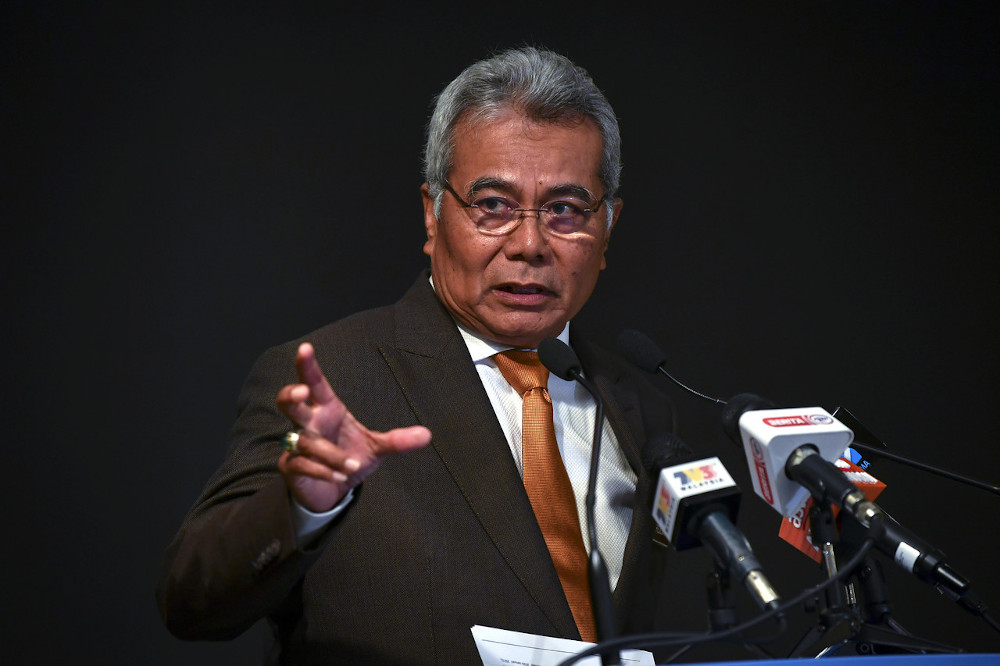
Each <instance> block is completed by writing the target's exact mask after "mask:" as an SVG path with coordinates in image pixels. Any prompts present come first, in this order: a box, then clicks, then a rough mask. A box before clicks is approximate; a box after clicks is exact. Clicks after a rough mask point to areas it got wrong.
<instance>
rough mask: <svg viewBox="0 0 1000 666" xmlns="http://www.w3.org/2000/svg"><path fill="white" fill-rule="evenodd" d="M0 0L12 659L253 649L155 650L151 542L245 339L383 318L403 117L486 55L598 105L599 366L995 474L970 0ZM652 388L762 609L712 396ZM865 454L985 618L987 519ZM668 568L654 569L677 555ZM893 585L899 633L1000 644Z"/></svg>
mask: <svg viewBox="0 0 1000 666" xmlns="http://www.w3.org/2000/svg"><path fill="white" fill-rule="evenodd" d="M16 5H17V3H4V4H3V8H2V9H0V15H2V20H0V35H2V48H3V57H2V59H0V71H2V76H3V78H2V91H0V94H2V98H0V99H2V107H0V110H2V113H3V128H4V133H5V134H6V135H7V136H6V138H5V139H4V140H3V155H4V157H3V159H2V162H0V164H2V172H0V176H2V181H3V188H4V192H5V193H4V196H3V203H2V204H0V213H2V216H3V219H4V225H3V226H4V229H5V232H4V237H5V240H4V242H3V243H2V247H3V254H4V259H5V261H4V276H5V279H4V282H5V292H6V299H5V301H6V305H7V307H6V312H5V316H4V320H5V322H6V325H5V329H6V330H7V333H8V335H9V336H10V337H9V338H8V343H7V345H8V346H7V348H8V352H9V355H8V360H7V367H8V372H7V381H6V382H5V385H6V388H5V391H4V395H5V399H4V401H3V402H4V411H5V414H4V425H5V428H4V430H5V433H6V437H5V438H4V439H5V442H4V451H5V452H6V455H5V460H4V468H5V472H4V483H3V490H4V497H3V501H4V507H5V511H4V529H3V534H4V535H5V538H4V545H3V553H4V555H3V559H2V565H3V573H2V578H0V584H2V593H0V613H2V616H0V652H2V653H3V654H5V655H6V656H7V657H8V658H6V659H4V661H5V662H6V663H54V662H74V661H76V662H80V661H83V662H86V661H90V660H92V659H94V660H96V659H97V658H98V657H99V658H100V661H102V662H104V663H145V664H178V663H185V664H198V663H204V664H210V663H255V662H256V661H258V660H259V659H258V654H259V653H260V651H261V649H262V646H263V644H264V642H265V637H264V632H263V631H262V630H261V628H260V626H258V627H257V628H255V629H254V630H252V631H251V632H250V633H248V634H247V635H246V636H245V637H243V638H241V639H239V640H237V641H235V642H232V643H226V644H217V645H212V644H186V643H182V642H180V641H177V640H175V639H173V638H171V637H170V636H169V635H168V634H167V632H166V630H165V629H163V627H162V625H161V624H160V623H159V619H158V617H157V614H156V609H155V605H154V601H153V588H154V586H155V581H156V577H157V568H158V565H159V558H160V554H161V552H162V549H163V548H164V547H165V546H166V544H167V543H168V542H169V540H170V538H171V537H172V535H173V533H174V532H175V530H176V529H177V527H178V525H179V523H180V520H181V518H182V517H183V515H184V513H185V512H186V510H187V509H188V507H189V506H190V504H191V503H192V502H193V500H194V498H195V497H196V496H197V494H198V492H199V491H200V489H201V486H202V484H203V483H204V482H205V480H206V479H207V478H208V476H209V474H210V473H211V472H212V470H213V469H214V468H215V467H216V466H217V465H218V464H219V462H220V461H221V459H222V457H223V455H224V446H225V444H224V443H225V437H226V432H227V429H228V426H229V424H230V422H231V419H232V417H233V415H234V406H235V396H236V394H237V391H238V389H239V386H240V384H241V382H242V379H243V377H244V374H245V373H246V371H247V370H248V368H249V366H250V364H251V362H252V361H253V359H254V358H255V357H256V355H257V354H259V353H260V352H261V351H262V350H263V349H264V348H266V347H267V346H270V345H272V344H276V343H279V342H283V341H285V340H287V339H290V338H293V337H296V336H298V335H300V334H302V333H304V332H306V331H308V330H311V329H313V328H316V327H318V326H320V325H322V324H324V323H326V322H328V321H332V320H334V319H336V318H339V317H341V316H343V315H346V314H348V313H351V312H354V311H357V310H359V309H363V308H368V307H372V306H375V305H380V304H385V303H389V302H392V301H394V300H395V299H396V298H398V297H399V296H400V295H401V294H402V292H403V290H404V289H405V288H406V287H408V286H409V284H410V283H411V281H412V280H413V278H414V277H415V276H416V274H417V273H418V271H419V270H421V269H422V268H423V267H424V266H425V265H426V261H425V257H424V256H423V254H422V253H421V251H420V246H421V243H422V240H423V229H422V226H421V217H420V215H421V211H420V200H419V193H418V188H419V185H420V183H421V180H422V179H421V175H420V174H421V164H420V154H421V148H422V141H423V128H424V123H425V121H426V118H427V115H428V112H429V108H430V106H429V105H430V100H431V97H432V96H433V95H434V94H436V93H437V92H438V91H439V90H440V89H441V88H442V87H443V86H444V85H445V84H446V83H447V82H448V81H450V80H451V79H452V78H453V77H454V76H455V75H457V74H458V72H459V71H460V70H461V69H462V68H463V67H465V66H466V65H467V64H469V63H471V62H472V61H474V60H476V59H479V58H481V57H484V56H486V55H488V54H489V53H490V52H491V51H492V50H494V49H496V48H500V47H505V46H511V45H519V44H522V43H533V44H539V45H546V46H549V47H551V48H554V49H556V50H559V51H561V52H563V53H566V54H567V55H569V56H570V57H572V58H573V59H574V60H575V61H577V62H578V63H579V64H581V65H583V66H584V67H586V68H587V69H588V70H589V71H590V72H591V74H592V75H593V76H594V79H595V80H596V81H597V83H598V85H599V86H600V87H601V88H602V89H603V90H604V91H605V93H606V94H607V96H608V98H609V99H610V101H611V103H612V104H613V105H614V106H615V109H616V111H617V113H618V115H619V117H620V119H621V126H622V135H623V141H624V161H625V171H624V175H623V187H622V190H621V195H622V197H623V198H624V199H625V202H626V203H625V208H624V212H623V214H622V217H621V219H620V224H619V226H618V228H617V229H616V231H615V233H614V235H613V237H612V243H611V248H610V251H609V253H608V264H609V267H608V270H607V271H606V272H605V274H604V275H603V277H602V280H601V282H600V284H599V285H598V288H597V290H596V292H595V294H594V296H593V298H592V300H591V302H590V303H589V304H588V306H587V307H586V308H585V309H584V311H583V312H582V313H581V315H580V317H579V318H578V322H577V323H578V325H579V326H581V327H583V328H586V329H587V330H588V331H590V332H591V334H592V335H594V336H596V337H597V338H598V339H599V340H601V341H603V342H604V343H606V344H608V345H612V344H613V342H614V339H615V337H616V336H617V334H618V332H619V331H621V330H622V329H625V328H638V329H641V330H643V331H645V332H646V333H648V334H649V335H650V336H651V337H653V338H654V339H655V340H657V341H658V342H659V343H660V345H661V346H663V347H664V348H665V349H666V350H667V352H668V354H669V356H670V361H669V363H668V365H669V368H670V370H671V371H672V372H673V373H674V374H675V375H676V376H677V377H679V378H681V379H682V380H683V381H685V382H687V383H688V384H691V385H693V386H694V387H696V388H698V389H699V390H701V391H704V392H707V393H711V394H714V395H718V396H720V397H728V396H730V395H733V394H735V393H738V392H742V391H753V392H756V393H761V394H764V395H767V396H769V397H771V398H772V399H774V400H776V401H778V402H780V403H783V404H787V405H792V406H797V405H819V406H823V407H826V408H827V409H830V410H832V409H833V408H835V407H837V406H844V407H847V408H848V409H850V410H851V411H852V412H853V413H854V414H855V415H857V416H858V417H860V418H861V420H862V421H863V422H864V423H865V424H866V425H867V426H868V427H869V428H870V429H871V430H873V431H874V432H875V433H877V434H878V435H879V436H881V438H882V439H884V440H885V441H886V442H887V443H888V444H889V445H890V446H891V447H892V449H893V450H894V451H895V452H897V453H900V454H903V455H908V456H911V457H914V458H918V459H921V460H924V461H926V462H930V463H933V464H938V465H941V466H945V467H949V468H952V469H955V470H957V471H959V472H962V473H965V474H968V475H971V476H974V477H977V478H981V479H985V480H988V481H991V482H993V483H996V482H997V481H998V477H1000V473H998V471H997V464H998V462H1000V453H998V451H997V444H998V440H1000V438H998V436H1000V430H998V427H997V419H996V412H997V409H996V405H997V399H998V395H1000V394H998V389H997V383H998V379H1000V377H998V374H1000V373H998V369H1000V363H998V355H997V339H998V337H1000V336H998V324H997V310H998V305H1000V289H998V270H997V262H996V256H997V251H998V249H1000V238H998V235H1000V234H998V231H997V222H998V219H1000V217H998V205H997V204H998V201H997V199H998V196H997V184H996V177H997V157H998V153H997V148H998V140H997V139H998V137H997V111H998V104H997V101H998V99H997V97H998V86H997V84H998V70H997V54H998V44H997V28H998V21H997V10H995V9H993V7H994V4H993V3H987V2H979V3H976V2H965V3H960V2H937V3H935V2H853V1H850V2H811V3H799V2H755V3H737V2H730V3H721V2H697V3H695V2H692V3H673V2H669V3H661V4H659V5H658V6H657V7H656V8H655V9H652V8H650V9H645V10H641V11H640V10H634V9H629V8H627V7H624V6H618V5H614V4H604V5H597V4H586V3H585V4H565V5H555V4H552V5H545V6H541V5H538V4H536V5H524V6H518V5H512V4H487V5H482V6H480V5H477V6H475V7H470V6H468V5H463V4H457V3H456V4H454V5H451V6H445V5H438V6H437V7H436V8H429V7H426V6H423V4H422V3H421V4H420V5H417V4H411V5H407V6H404V7H395V6H393V7H390V6H383V5H380V4H378V3H362V4H361V5H360V6H354V7H349V8H342V7H334V6H331V5H329V4H325V3H323V4H321V3H315V4H312V3H298V4H295V5H291V4H289V5H288V6H285V5H281V4H277V3H274V4H260V3H238V4H237V3H234V4H233V5H230V6H225V7H224V6H223V5H218V4H215V5H212V4H209V3H205V6H203V7H198V6H194V5H192V6H183V5H177V4H173V3H171V4H170V5H166V4H164V5H161V6H155V5H154V6H148V5H147V4H146V3H134V5H132V4H124V3H122V4H120V5H113V4H108V5H104V6H102V7H99V8H87V9H83V8H74V7H69V6H63V5H58V4H51V3H31V4H30V5H27V3H26V5H27V6H26V7H18V6H16ZM667 390H668V391H671V392H672V395H674V396H675V398H676V402H677V404H678V406H679V407H680V409H681V411H682V414H683V418H682V430H681V434H682V436H683V437H685V439H687V440H689V441H692V442H697V444H698V445H699V446H700V447H703V448H709V449H715V450H717V452H718V453H719V454H720V455H721V456H722V457H723V460H724V462H725V463H726V465H727V467H728V468H729V469H730V470H734V471H735V472H736V475H737V479H738V481H740V483H741V485H743V487H744V489H745V491H747V493H746V497H745V501H744V502H743V508H742V512H741V521H740V522H741V525H743V526H744V528H745V529H746V530H747V531H748V532H751V534H752V536H753V541H754V544H755V547H756V548H757V550H758V554H759V556H760V558H761V560H762V561H763V562H764V564H765V567H767V569H768V571H769V573H770V576H771V578H772V580H773V581H775V583H776V585H777V587H778V588H779V590H780V591H781V592H782V593H783V594H784V595H785V596H791V595H792V594H793V593H794V592H795V591H797V590H798V589H800V588H801V587H802V586H804V585H806V584H809V583H813V582H816V581H817V580H818V578H819V575H820V573H819V571H818V569H817V567H815V566H814V565H813V563H812V562H811V561H810V560H808V559H807V558H805V557H803V556H801V555H799V554H798V553H797V552H796V551H794V550H792V549H791V547H789V546H788V545H786V544H785V543H783V542H781V541H779V540H778V539H777V537H776V536H773V535H775V534H776V532H777V529H778V522H779V518H778V515H777V514H776V513H773V512H772V511H771V510H770V509H768V508H767V507H766V506H765V505H764V504H763V502H761V501H760V500H759V499H758V498H756V497H755V496H753V495H752V494H750V493H749V488H750V483H749V479H748V477H747V473H746V469H745V463H743V462H742V461H741V454H740V453H739V452H738V451H737V449H736V448H735V447H733V446H732V445H731V444H729V443H728V442H727V441H726V440H725V438H724V436H723V434H722V432H721V428H720V427H719V418H718V410H717V408H715V407H714V406H712V405H710V404H708V403H703V402H700V401H698V400H697V399H696V398H693V397H689V396H685V395H684V394H682V393H681V392H680V390H679V389H675V388H673V387H668V389H667ZM872 471H873V472H874V473H875V474H876V476H879V477H880V478H882V479H883V480H884V481H886V483H887V484H888V488H887V489H886V491H885V493H884V494H883V496H882V498H881V500H880V502H881V504H883V506H885V507H886V508H887V509H888V510H889V511H891V512H892V513H893V514H894V515H895V516H896V517H897V518H898V519H900V521H901V522H903V523H904V524H905V525H907V526H909V527H910V528H911V529H913V530H914V531H916V532H918V533H919V534H921V535H922V536H924V537H925V538H926V539H928V540H929V541H931V542H932V543H934V544H935V545H937V546H939V547H940V548H942V549H944V550H945V551H946V552H947V553H948V555H949V560H950V562H951V563H952V564H953V566H954V567H955V568H957V569H958V570H959V571H960V572H962V573H964V574H965V575H967V576H968V577H970V578H971V579H972V581H973V584H974V589H975V590H976V591H977V592H978V593H979V595H980V596H981V597H982V598H983V600H984V601H986V602H987V603H988V604H990V605H993V606H998V605H1000V581H998V578H997V576H996V573H995V562H996V551H997V547H998V546H1000V537H998V536H997V522H998V521H997V516H998V513H1000V512H998V507H1000V499H998V498H997V497H996V496H990V495H987V494H986V493H983V492H981V491H977V490H973V489H969V488H966V487H962V486H960V485H958V484H955V483H952V482H949V481H943V480H936V479H934V478H932V477H929V476H927V475H925V474H923V473H921V472H917V471H913V470H910V469H908V468H905V467H900V466H899V465H895V464H893V463H888V462H876V463H875V464H874V467H873V468H872ZM688 555H689V556H688ZM688 555H686V556H685V557H681V558H678V560H679V564H678V566H679V570H680V569H683V567H685V566H695V567H696V568H697V566H700V565H701V560H704V559H705V555H704V553H701V552H699V551H694V552H692V553H690V554H688ZM696 560H697V564H695V565H692V564H691V563H692V562H696ZM887 566H891V565H887ZM889 575H890V589H891V591H892V600H893V602H894V605H895V609H896V617H897V619H899V621H900V622H902V623H903V625H904V626H906V627H907V628H908V629H909V630H910V631H912V632H914V633H916V634H918V635H920V636H923V637H926V638H930V639H935V640H939V641H943V642H947V643H951V644H954V645H957V646H960V647H962V648H965V649H966V650H968V651H1000V635H998V634H997V633H995V632H993V631H991V630H990V629H989V628H988V627H987V626H986V624H985V623H984V622H982V621H981V620H977V619H975V618H972V617H971V616H968V615H966V614H964V613H963V612H962V611H961V610H959V609H958V608H957V607H956V606H955V605H953V604H952V603H951V602H949V601H948V600H946V599H944V598H943V597H941V596H939V595H938V594H937V593H936V592H934V590H933V589H932V588H930V587H929V586H926V585H924V584H922V583H920V582H918V581H916V580H914V579H912V578H911V577H909V576H908V575H906V574H904V573H903V572H901V571H898V570H897V569H896V568H894V567H892V568H891V569H890V570H889ZM704 604H705V596H704V591H703V587H702V581H701V579H700V578H699V577H683V579H682V580H679V581H678V588H677V597H676V600H675V605H676V608H677V609H678V613H680V614H682V615H686V616H687V625H686V627H683V628H690V629H701V628H703V627H704V619H703V616H702V613H703V611H704ZM814 620H815V616H810V615H806V614H799V616H797V618H796V622H797V623H798V624H796V625H794V626H793V629H792V630H791V631H790V633H789V635H788V636H787V637H786V642H794V639H795V638H797V637H798V634H799V633H801V632H802V631H804V629H805V628H807V627H808V626H810V624H811V623H812V622H813V621H814ZM714 655H715V653H714V652H712V650H711V649H706V650H705V651H703V652H699V651H697V650H696V651H693V652H692V653H690V654H689V655H688V658H690V659H696V658H706V659H707V658H711V657H712V656H714ZM745 656H749V655H745Z"/></svg>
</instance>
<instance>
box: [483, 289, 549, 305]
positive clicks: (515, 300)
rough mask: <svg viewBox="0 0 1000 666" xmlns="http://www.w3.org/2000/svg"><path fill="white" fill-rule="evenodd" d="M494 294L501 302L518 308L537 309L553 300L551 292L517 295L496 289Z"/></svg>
mask: <svg viewBox="0 0 1000 666" xmlns="http://www.w3.org/2000/svg"><path fill="white" fill-rule="evenodd" d="M493 293H494V294H496V296H497V298H498V299H499V300H500V301H501V302H503V303H506V304H507V305H512V306H517V307H535V306H538V305H541V304H543V303H545V302H546V301H548V300H549V299H550V298H552V294H551V292H548V291H539V292H531V293H527V292H522V293H515V292H511V291H504V290H503V289H494V290H493Z"/></svg>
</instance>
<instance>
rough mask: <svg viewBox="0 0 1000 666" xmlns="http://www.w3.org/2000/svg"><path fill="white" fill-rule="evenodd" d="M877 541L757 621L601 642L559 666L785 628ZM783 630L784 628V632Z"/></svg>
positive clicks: (636, 635) (855, 563)
mask: <svg viewBox="0 0 1000 666" xmlns="http://www.w3.org/2000/svg"><path fill="white" fill-rule="evenodd" d="M874 543H875V542H874V540H873V539H871V538H868V539H865V541H864V543H862V544H861V547H860V548H859V549H858V552H856V553H855V554H854V556H853V557H851V559H850V560H848V562H847V563H846V564H844V565H843V566H842V567H841V568H840V571H838V572H837V574H836V575H835V576H833V577H831V578H827V579H826V580H824V581H823V582H821V583H818V584H817V585H814V586H812V587H810V588H807V589H806V590H804V591H803V592H801V593H800V594H799V595H798V596H796V597H793V598H792V599H789V600H788V601H786V602H785V603H783V604H781V605H780V606H778V607H777V608H775V609H773V610H770V611H768V612H766V613H761V614H760V615H758V616H757V617H755V618H752V619H750V620H747V621H746V622H744V623H743V624H738V625H736V626H735V627H732V628H730V629H726V630H725V631H719V632H708V633H704V634H679V633H651V634H633V635H631V636H621V637H619V638H615V639H612V640H610V641H605V642H603V643H598V644H597V645H594V646H593V647H589V648H587V649H586V650H582V651H581V652H578V653H577V654H575V655H573V656H572V657H570V658H568V659H566V660H564V661H562V662H560V663H559V666H572V665H573V664H575V663H576V662H578V661H579V660H581V659H583V658H584V657H589V656H591V655H595V654H600V653H602V652H607V651H608V650H622V649H626V648H631V649H646V648H654V647H669V646H672V645H686V644H690V645H697V644H699V643H709V642H712V641H721V640H724V639H727V638H730V637H732V636H735V635H737V634H739V633H741V632H743V631H746V630H747V629H750V628H751V627H754V626H756V625H758V624H760V623H761V622H763V621H764V620H767V619H770V618H772V617H775V616H777V617H778V621H779V622H781V623H782V627H783V626H784V623H785V618H784V612H785V611H786V610H789V609H790V608H792V607H794V606H797V605H798V604H800V603H802V602H803V601H805V600H806V599H809V598H810V597H813V596H815V595H816V594H818V593H819V592H822V591H823V590H824V589H826V588H827V587H829V586H830V585H832V584H834V583H835V582H838V581H840V580H841V579H842V578H846V577H847V576H848V575H849V574H850V573H851V572H852V571H853V570H854V569H855V568H856V567H857V566H858V565H859V564H860V563H861V560H862V559H864V557H865V555H867V554H868V551H870V550H871V548H872V546H873V545H874ZM782 631H783V629H782ZM767 640H768V641H770V640H774V639H773V638H769V639H767ZM740 642H744V643H752V642H754V641H746V640H741V641H740Z"/></svg>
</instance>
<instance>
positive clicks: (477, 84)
mask: <svg viewBox="0 0 1000 666" xmlns="http://www.w3.org/2000/svg"><path fill="white" fill-rule="evenodd" d="M509 109H517V110H518V111H520V112H522V113H524V115H525V116H526V117H528V118H529V119H531V120H533V121H540V122H565V121H572V120H577V119H582V118H589V119H591V120H592V121H593V122H594V124H595V125H597V128H598V130H600V133H601V139H602V143H603V147H604V150H603V154H602V156H601V165H600V172H599V174H598V175H599V177H600V179H601V183H602V184H603V185H604V202H605V204H606V206H607V209H608V225H609V226H610V225H611V221H612V216H613V214H614V198H615V194H616V193H617V191H618V182H619V180H620V178H621V171H622V163H621V134H620V132H619V129H618V119H617V118H616V117H615V112H614V109H612V108H611V104H609V103H608V100H607V99H605V97H604V95H603V94H602V93H601V91H600V90H599V89H598V88H597V86H596V85H594V82H593V80H592V79H591V78H590V75H589V74H588V73H587V71H586V70H584V69H583V68H582V67H579V66H577V65H575V64H574V63H573V62H572V61H571V60H570V59H569V58H567V57H565V56H563V55H560V54H558V53H554V52H553V51H549V50H546V49H538V48H535V47H531V46H525V47H521V48H516V49H510V50H507V51H504V52H502V53H500V54H498V55H495V56H493V57H491V58H489V59H486V60H480V61H479V62H477V63H474V64H472V65H470V66H469V67H467V68H466V69H465V70H464V71H463V72H462V73H461V74H459V75H458V77H456V78H455V80H454V81H452V82H451V83H449V84H448V86H447V87H446V88H445V89H444V90H443V91H441V94H440V95H438V96H437V99H436V100H435V104H434V112H433V114H432V115H431V118H430V122H429V123H428V125H427V144H426V146H425V148H424V179H425V180H426V181H427V184H428V188H429V190H430V195H431V197H432V198H433V199H434V214H435V215H436V216H438V217H440V216H441V199H442V197H443V195H444V185H445V183H446V182H447V180H448V173H449V171H451V167H452V160H453V157H454V151H455V127H456V125H457V124H458V122H459V120H461V119H462V118H465V117H470V118H472V119H473V120H474V121H483V120H488V119H490V118H495V117H497V116H499V115H500V114H501V113H502V112H504V111H506V110H509Z"/></svg>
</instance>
